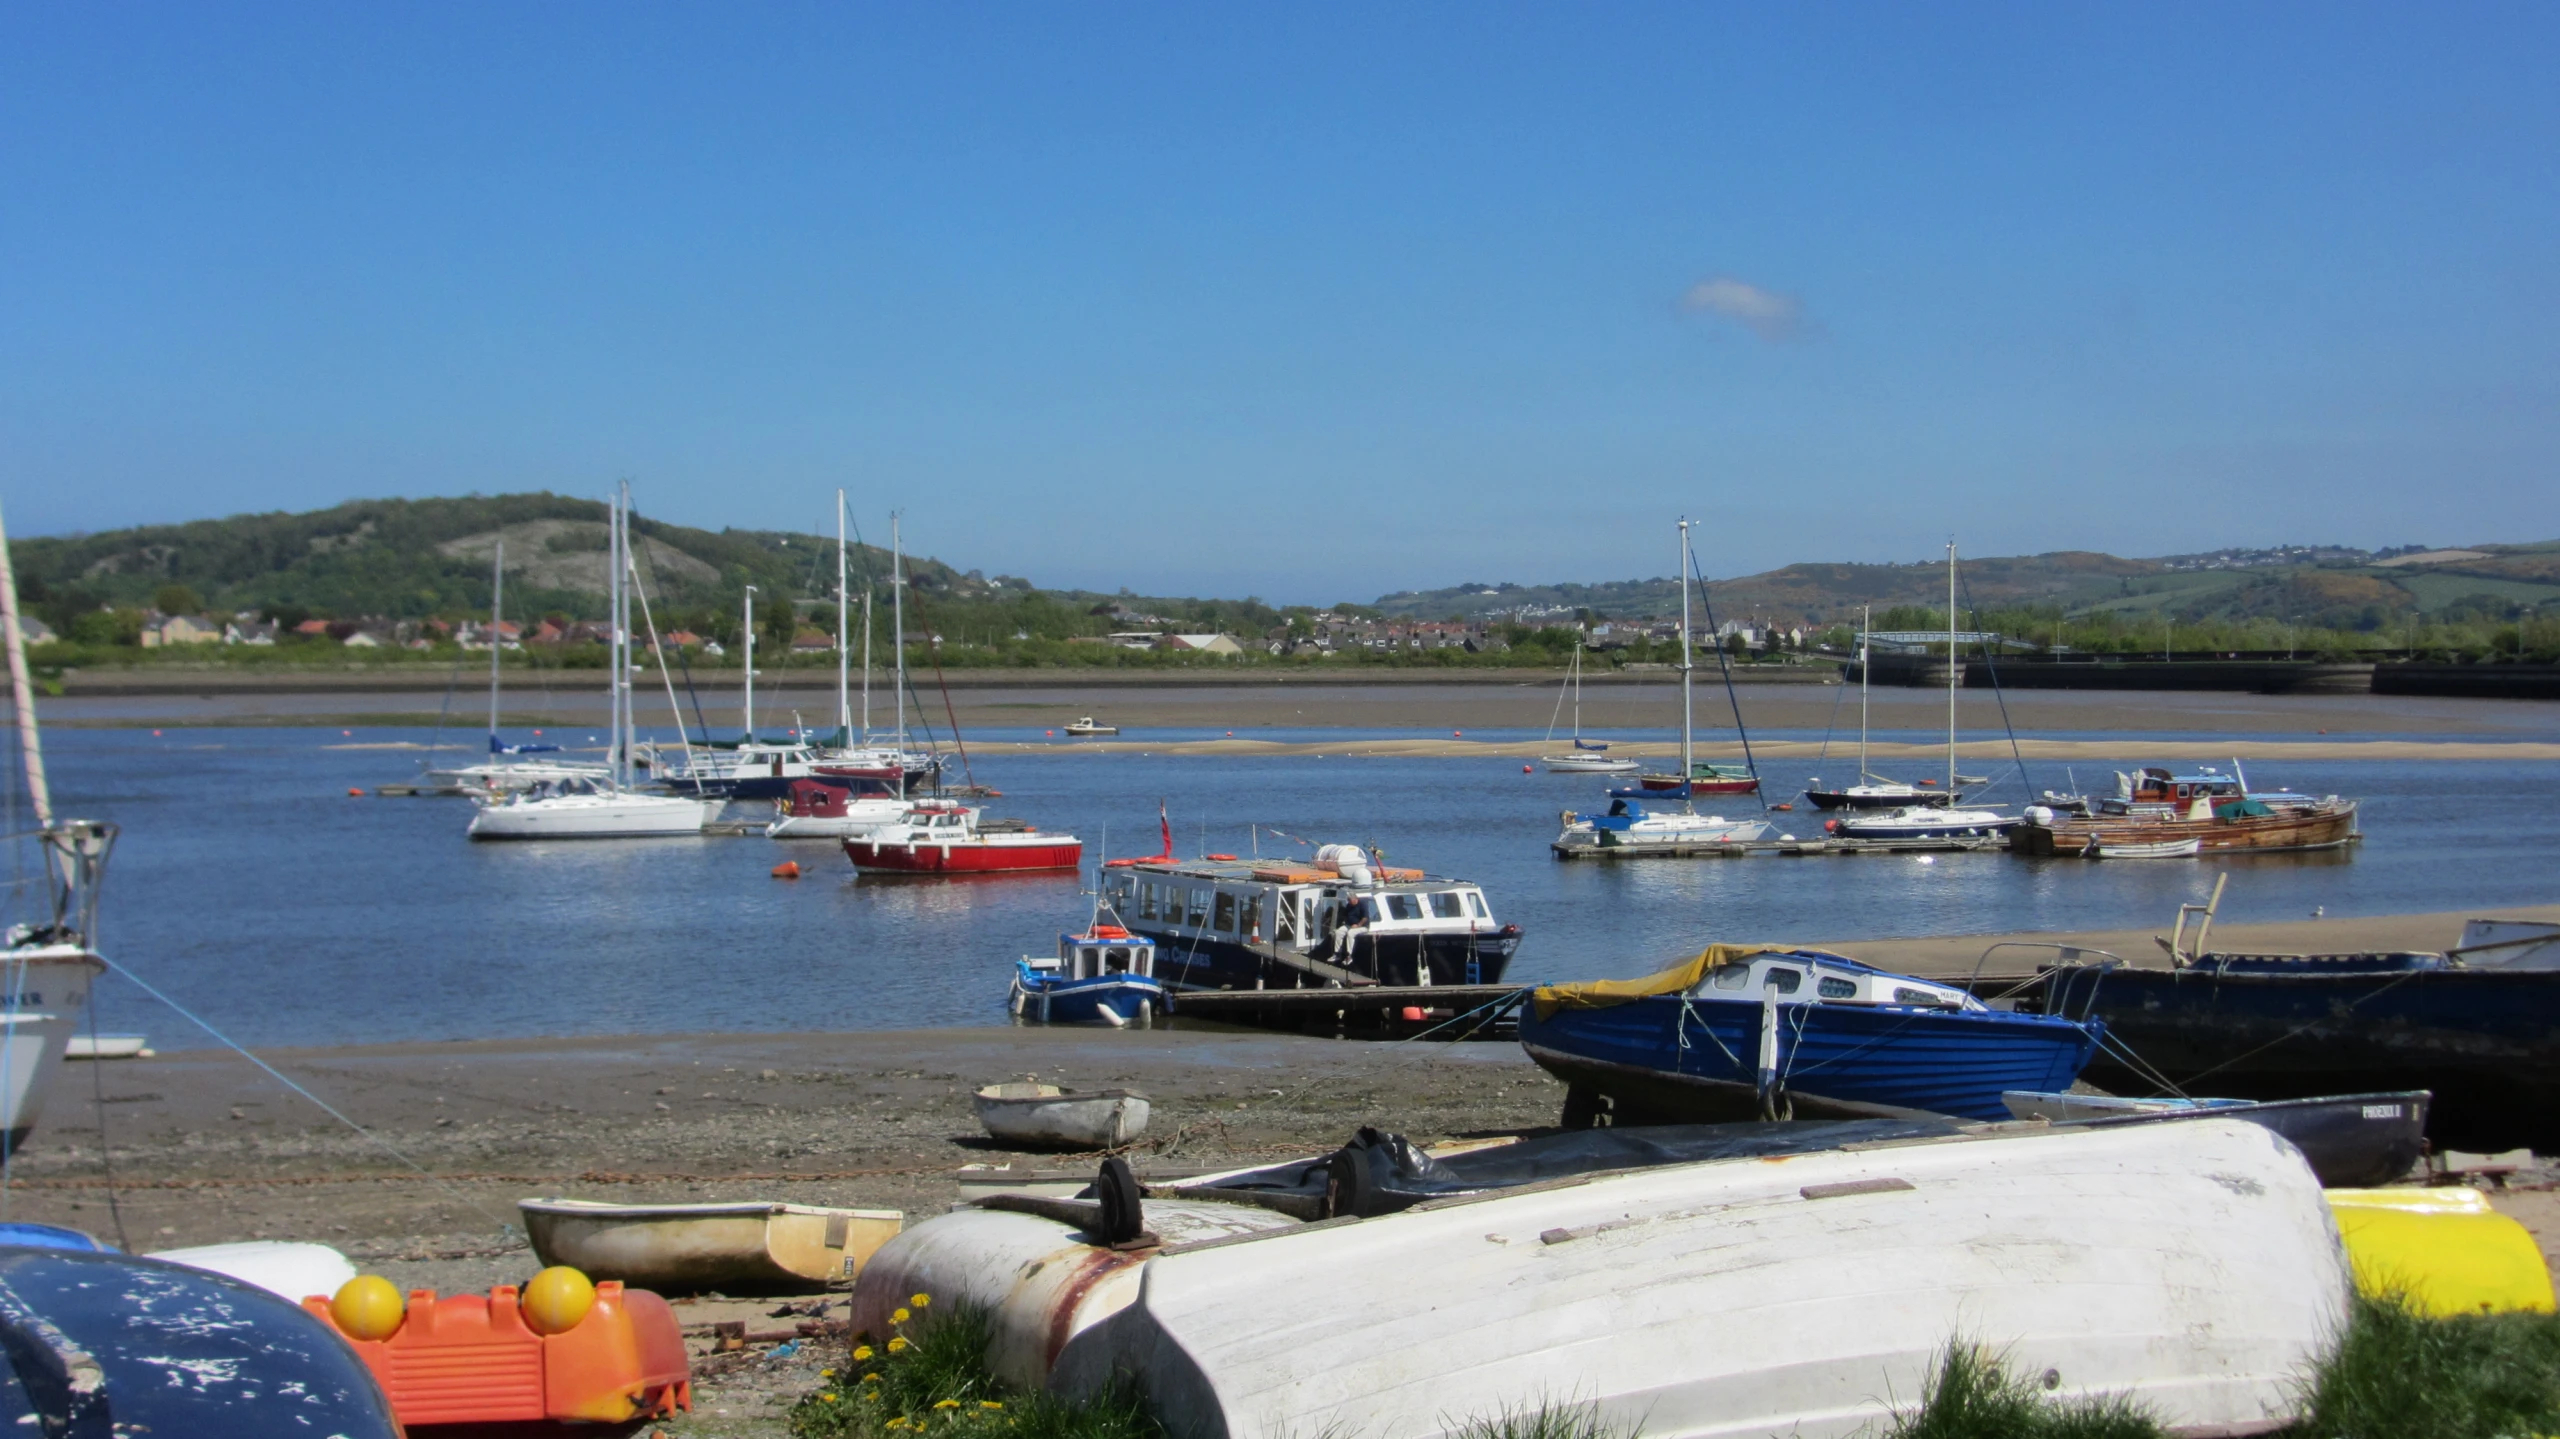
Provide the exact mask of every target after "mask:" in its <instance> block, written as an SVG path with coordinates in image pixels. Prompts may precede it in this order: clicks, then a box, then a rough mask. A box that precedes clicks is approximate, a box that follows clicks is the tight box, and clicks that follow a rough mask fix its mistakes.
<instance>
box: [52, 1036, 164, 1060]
mask: <svg viewBox="0 0 2560 1439" xmlns="http://www.w3.org/2000/svg"><path fill="white" fill-rule="evenodd" d="M151 1055H152V1050H151V1038H150V1036H148V1035H142V1034H98V1035H89V1034H75V1035H73V1036H71V1037H70V1038H69V1039H67V1040H65V1041H63V1045H62V1057H63V1058H65V1059H149V1058H151Z"/></svg>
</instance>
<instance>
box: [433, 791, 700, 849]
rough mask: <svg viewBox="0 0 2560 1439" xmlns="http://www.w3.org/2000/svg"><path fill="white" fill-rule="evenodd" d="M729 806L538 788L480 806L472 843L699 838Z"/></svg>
mask: <svg viewBox="0 0 2560 1439" xmlns="http://www.w3.org/2000/svg"><path fill="white" fill-rule="evenodd" d="M726 803H727V802H726V801H724V800H717V799H699V798H696V797H694V796H691V795H674V794H643V793H641V792H640V791H638V790H627V789H615V788H613V787H612V786H610V785H606V784H598V783H597V782H596V781H594V780H589V779H573V780H565V781H562V782H560V783H557V784H541V785H536V786H534V787H533V788H532V789H529V790H524V791H521V792H519V793H516V794H511V795H506V796H504V797H501V798H495V799H491V800H488V801H486V802H484V803H482V804H481V806H480V808H479V812H478V813H476V814H474V815H472V816H471V830H470V834H471V837H472V838H473V839H639V838H647V837H650V836H655V835H670V834H700V833H702V827H703V826H704V825H707V824H709V823H710V822H711V821H713V820H715V819H718V818H719V817H720V811H721V809H722V808H723V807H725V805H726Z"/></svg>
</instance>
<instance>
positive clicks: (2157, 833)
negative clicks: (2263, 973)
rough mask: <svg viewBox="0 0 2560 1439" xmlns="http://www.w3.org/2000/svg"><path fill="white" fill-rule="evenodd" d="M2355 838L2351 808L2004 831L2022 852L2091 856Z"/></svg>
mask: <svg viewBox="0 0 2560 1439" xmlns="http://www.w3.org/2000/svg"><path fill="white" fill-rule="evenodd" d="M2355 838H2356V807H2355V806H2354V805H2347V806H2345V807H2343V808H2340V809H2324V810H2292V811H2285V810H2279V811H2277V812H2276V813H2274V814H2271V815H2259V816H2253V817H2250V818H2245V819H2109V818H2106V817H2105V816H2096V817H2092V818H2064V817H2062V816H2060V815H2057V816H2055V817H2054V820H2053V822H2052V823H2050V824H2033V823H2028V824H2021V825H2019V826H2018V827H2017V828H2016V829H2013V830H2011V831H2010V832H2009V848H2010V849H2011V850H2012V851H2013V852H2015V853H2018V854H2026V855H2078V856H2081V857H2084V858H2094V857H2095V856H2096V854H2097V851H2098V850H2100V849H2101V848H2106V849H2112V848H2114V847H2115V846H2117V845H2171V844H2177V843H2180V842H2183V841H2186V840H2194V841H2195V843H2196V851H2197V852H2198V853H2199V854H2245V853H2250V852H2252V851H2256V852H2275V851H2281V850H2302V849H2335V848H2337V847H2338V846H2339V845H2343V844H2347V843H2350V842H2352V841H2353V840H2354V839H2355Z"/></svg>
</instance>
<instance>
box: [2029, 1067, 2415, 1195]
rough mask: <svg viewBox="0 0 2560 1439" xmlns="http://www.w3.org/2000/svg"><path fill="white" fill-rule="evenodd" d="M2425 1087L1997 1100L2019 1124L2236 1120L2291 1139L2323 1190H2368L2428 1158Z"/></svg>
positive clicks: (2040, 1095) (2051, 1095)
mask: <svg viewBox="0 0 2560 1439" xmlns="http://www.w3.org/2000/svg"><path fill="white" fill-rule="evenodd" d="M2430 1098H2431V1096H2430V1095H2429V1094H2428V1093H2427V1091H2425V1090H2423V1089H2407V1090H2400V1091H2397V1092H2395V1093H2390V1094H2333V1095H2327V1096H2324V1097H2321V1098H2318V1099H2277V1100H2266V1101H2260V1100H2255V1099H2120V1098H2117V1097H2116V1096H2114V1095H2112V1094H2054V1093H2042V1092H2037V1091H2033V1090H2018V1089H2013V1090H2010V1091H2008V1092H2007V1093H2004V1094H2002V1095H2001V1096H2000V1102H2001V1103H2003V1104H2005V1105H2007V1106H2008V1107H2009V1112H2010V1113H2011V1114H2013V1115H2015V1116H2017V1117H2018V1118H2020V1119H2042V1120H2047V1121H2049V1122H2051V1123H2054V1124H2087V1125H2113V1124H2144V1123H2157V1122H2160V1121H2165V1120H2178V1119H2206V1118H2214V1119H2238V1120H2243V1121H2246V1122H2247V1123H2250V1124H2255V1125H2257V1126H2259V1127H2260V1128H2263V1129H2272V1130H2274V1131H2275V1132H2276V1133H2278V1134H2281V1135H2283V1136H2284V1137H2285V1138H2287V1139H2289V1140H2291V1141H2293V1146H2294V1148H2296V1149H2299V1150H2301V1151H2302V1157H2303V1158H2304V1159H2307V1160H2309V1161H2310V1162H2311V1172H2312V1173H2314V1174H2317V1175H2319V1176H2320V1183H2321V1185H2322V1186H2323V1187H2324V1188H2329V1189H2366V1188H2370V1187H2372V1186H2374V1185H2377V1184H2389V1183H2390V1182H2391V1181H2393V1180H2395V1179H2398V1178H2399V1177H2400V1176H2401V1175H2403V1174H2406V1173H2408V1172H2409V1170H2410V1168H2411V1167H2412V1166H2414V1165H2415V1164H2417V1162H2418V1160H2419V1158H2420V1157H2421V1156H2423V1155H2424V1154H2425V1153H2426V1152H2427V1143H2426V1139H2427V1104H2428V1101H2429V1099H2430Z"/></svg>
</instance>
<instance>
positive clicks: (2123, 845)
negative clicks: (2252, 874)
mask: <svg viewBox="0 0 2560 1439" xmlns="http://www.w3.org/2000/svg"><path fill="white" fill-rule="evenodd" d="M2203 846H2204V841H2203V840H2200V839H2155V840H2114V841H2098V842H2094V843H2092V844H2091V845H2090V846H2089V857H2090V858H2091V859H2193V858H2195V857H2196V855H2197V854H2198V853H2199V852H2200V851H2201V850H2202V848H2203Z"/></svg>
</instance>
